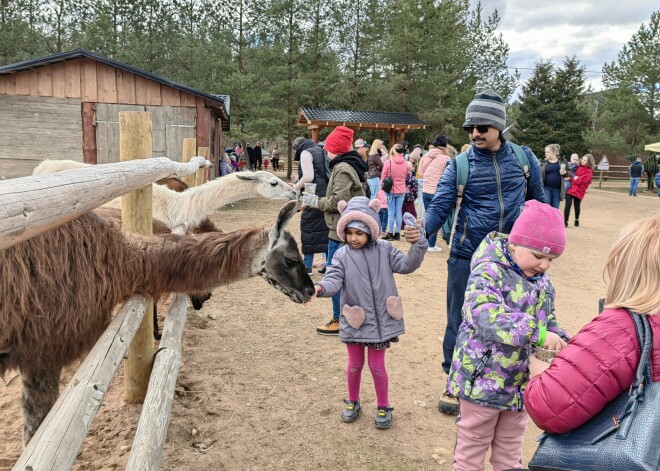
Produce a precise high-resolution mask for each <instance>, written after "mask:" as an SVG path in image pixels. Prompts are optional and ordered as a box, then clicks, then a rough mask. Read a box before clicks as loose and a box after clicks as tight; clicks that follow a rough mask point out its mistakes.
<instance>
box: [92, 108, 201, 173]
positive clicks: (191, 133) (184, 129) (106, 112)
mask: <svg viewBox="0 0 660 471" xmlns="http://www.w3.org/2000/svg"><path fill="white" fill-rule="evenodd" d="M196 110H197V109H196V108H182V107H173V106H140V105H110V104H105V103H98V104H97V105H96V119H95V123H96V148H97V154H96V155H97V161H96V163H99V164H106V163H111V162H119V112H120V111H149V112H151V120H152V152H153V156H154V157H163V156H165V157H169V158H170V159H172V160H176V161H179V162H180V161H181V153H182V149H183V139H184V138H186V137H195V115H196Z"/></svg>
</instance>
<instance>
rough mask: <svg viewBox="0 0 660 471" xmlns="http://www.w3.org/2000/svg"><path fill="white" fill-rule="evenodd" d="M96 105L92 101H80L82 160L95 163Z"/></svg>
mask: <svg viewBox="0 0 660 471" xmlns="http://www.w3.org/2000/svg"><path fill="white" fill-rule="evenodd" d="M95 118H96V107H95V105H94V103H92V102H89V101H84V102H83V103H82V137H83V142H82V146H83V162H85V163H86V164H95V163H97V162H98V160H97V153H96V119H95Z"/></svg>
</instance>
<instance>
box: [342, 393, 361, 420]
mask: <svg viewBox="0 0 660 471" xmlns="http://www.w3.org/2000/svg"><path fill="white" fill-rule="evenodd" d="M358 415H360V401H355V402H351V401H349V400H348V399H344V412H342V413H341V420H342V421H344V422H346V423H351V422H355V421H356V420H357V418H358Z"/></svg>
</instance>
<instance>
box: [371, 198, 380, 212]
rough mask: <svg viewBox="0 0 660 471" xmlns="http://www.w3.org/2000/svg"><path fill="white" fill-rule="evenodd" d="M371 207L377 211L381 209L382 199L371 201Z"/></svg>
mask: <svg viewBox="0 0 660 471" xmlns="http://www.w3.org/2000/svg"><path fill="white" fill-rule="evenodd" d="M369 207H370V208H371V209H373V210H374V211H376V212H378V211H380V200H371V201H369Z"/></svg>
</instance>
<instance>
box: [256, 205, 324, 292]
mask: <svg viewBox="0 0 660 471" xmlns="http://www.w3.org/2000/svg"><path fill="white" fill-rule="evenodd" d="M298 206H299V203H298V201H289V202H288V203H286V204H285V205H284V206H283V207H282V209H281V210H280V214H279V216H278V217H277V222H276V223H275V225H274V226H273V227H272V228H271V230H270V232H269V234H268V239H269V243H268V247H267V249H266V250H265V251H264V252H263V254H262V257H261V261H260V270H259V276H261V277H263V278H265V279H266V281H268V283H270V285H271V286H273V287H274V288H277V289H278V290H280V291H281V292H282V293H284V294H286V295H287V296H288V297H289V298H290V299H291V300H292V301H294V302H297V303H302V302H305V301H309V300H310V299H311V298H312V295H313V294H314V283H312V279H311V278H310V277H309V275H308V274H307V269H306V268H305V264H304V263H303V260H302V257H301V256H300V250H298V244H297V243H296V240H295V239H294V238H293V236H292V235H291V234H290V233H288V232H287V231H285V230H284V228H285V227H286V225H287V223H288V222H289V221H290V220H291V218H292V217H293V215H294V214H296V212H297V211H298Z"/></svg>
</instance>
